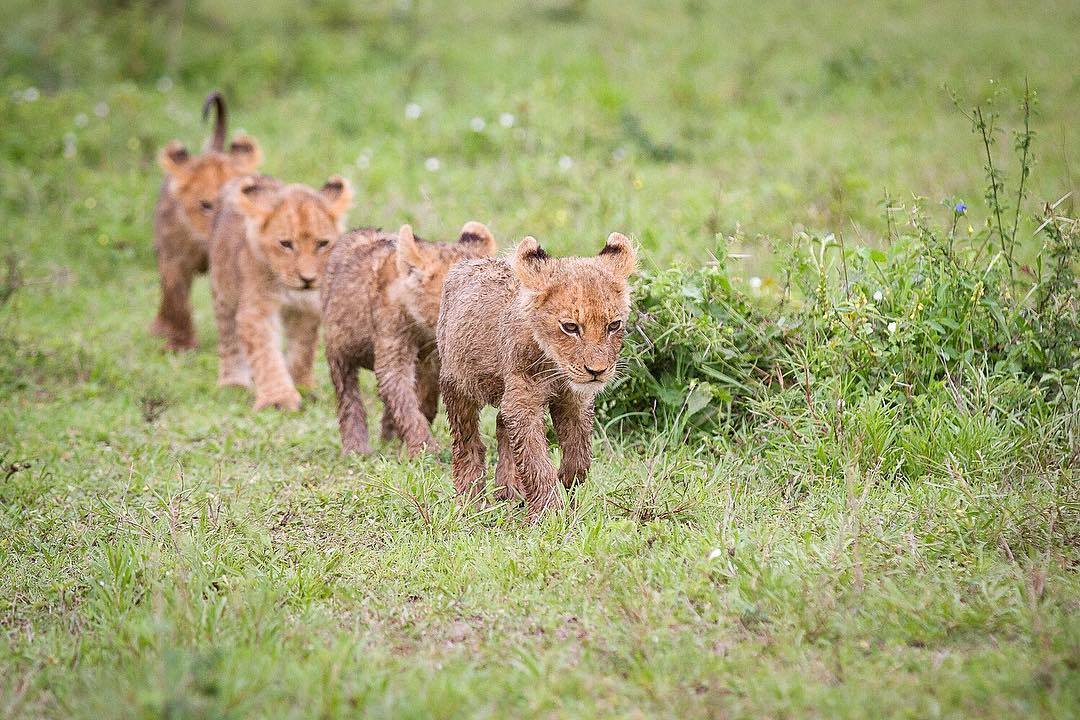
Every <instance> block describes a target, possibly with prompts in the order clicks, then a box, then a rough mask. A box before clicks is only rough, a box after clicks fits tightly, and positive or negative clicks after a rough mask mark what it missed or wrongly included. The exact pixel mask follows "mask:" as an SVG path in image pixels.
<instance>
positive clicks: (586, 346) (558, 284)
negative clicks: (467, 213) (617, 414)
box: [513, 233, 637, 393]
mask: <svg viewBox="0 0 1080 720" xmlns="http://www.w3.org/2000/svg"><path fill="white" fill-rule="evenodd" d="M636 264H637V258H636V255H635V253H634V248H633V246H632V245H631V243H630V240H629V239H628V238H627V237H626V236H625V235H622V234H620V233H612V234H611V235H610V236H609V237H608V239H607V244H605V245H604V248H603V249H602V250H601V251H600V254H599V255H597V256H596V257H592V258H583V257H570V258H558V259H556V258H552V257H550V256H548V254H547V253H545V252H544V250H543V248H541V247H540V245H539V243H537V241H536V239H535V238H532V237H527V238H525V239H524V240H522V241H521V243H520V244H519V245H518V247H517V250H516V251H515V256H514V260H513V269H514V275H515V276H516V277H517V279H518V282H519V283H520V284H521V291H520V294H519V301H520V302H521V307H522V309H523V311H524V315H525V320H526V322H527V323H528V325H529V326H530V328H531V330H532V333H533V337H534V338H535V340H536V343H537V345H539V346H540V348H541V350H543V352H544V353H545V354H546V355H547V356H548V357H549V358H551V360H553V361H554V363H555V365H556V367H557V368H558V369H559V370H560V371H561V373H562V375H563V376H564V378H565V379H566V380H567V382H568V383H569V384H570V386H571V387H572V388H573V389H574V390H577V391H579V392H586V393H596V392H599V391H600V390H601V389H602V388H603V387H604V384H605V383H607V382H608V381H609V380H611V378H612V377H614V375H615V362H616V360H617V359H618V356H619V350H620V349H621V348H622V342H623V334H624V332H625V327H626V318H627V315H628V314H629V312H630V296H629V290H628V288H627V279H628V278H629V277H630V274H631V273H633V272H634V268H635V267H636Z"/></svg>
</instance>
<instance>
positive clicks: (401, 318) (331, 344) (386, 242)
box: [323, 222, 495, 453]
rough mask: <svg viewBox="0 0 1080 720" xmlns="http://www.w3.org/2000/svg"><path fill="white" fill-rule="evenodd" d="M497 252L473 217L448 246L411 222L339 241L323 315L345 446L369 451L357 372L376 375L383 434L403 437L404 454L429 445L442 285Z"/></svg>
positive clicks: (331, 261)
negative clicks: (457, 269) (456, 268)
mask: <svg viewBox="0 0 1080 720" xmlns="http://www.w3.org/2000/svg"><path fill="white" fill-rule="evenodd" d="M494 252H495V238H494V236H493V235H492V234H491V231H490V230H488V228H487V227H486V226H484V225H483V224H481V223H478V222H469V223H466V224H465V226H464V227H463V228H462V229H461V232H460V233H459V235H458V239H457V242H453V243H438V242H427V241H424V240H421V239H419V238H417V237H415V236H414V235H413V232H412V228H411V227H410V226H408V225H404V226H402V227H401V229H400V230H399V231H398V233H397V234H396V235H395V234H390V233H383V232H379V231H377V230H370V229H364V230H354V231H352V232H350V233H348V234H346V235H345V236H344V237H342V239H341V241H340V242H339V243H338V245H337V247H335V248H334V251H333V252H332V253H331V256H330V259H329V261H328V264H327V271H326V290H325V292H324V295H323V317H324V323H325V332H324V335H325V338H326V360H327V363H328V364H329V366H330V378H331V380H332V381H333V383H334V390H335V392H336V393H337V398H338V421H339V425H340V429H341V441H342V449H343V450H344V451H345V452H369V451H370V443H369V441H368V434H367V419H366V413H365V411H364V407H363V402H362V400H361V398H360V394H359V388H358V387H357V384H356V379H357V374H358V372H359V369H360V368H365V369H368V370H374V371H375V376H376V379H377V381H378V386H379V395H380V396H381V398H382V400H383V403H384V406H385V408H384V411H383V421H382V434H383V437H384V439H389V438H390V437H392V436H395V435H396V436H399V437H401V439H402V440H403V441H404V442H405V444H406V447H407V448H408V450H409V452H410V453H416V452H418V451H419V450H420V449H421V448H423V447H425V446H432V445H434V440H433V439H432V437H431V430H430V428H429V426H430V423H431V420H432V418H434V416H435V412H436V409H437V407H438V369H437V361H438V357H437V355H436V354H435V325H436V323H437V322H438V319H439V307H440V298H441V296H442V288H443V281H444V279H445V278H446V274H447V272H448V271H449V270H450V268H451V267H452V266H453V265H455V264H456V263H458V262H460V261H462V260H466V259H469V258H476V257H484V256H488V255H491V254H492V253H494Z"/></svg>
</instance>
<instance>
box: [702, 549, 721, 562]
mask: <svg viewBox="0 0 1080 720" xmlns="http://www.w3.org/2000/svg"><path fill="white" fill-rule="evenodd" d="M723 554H724V551H723V550H721V549H720V548H713V549H712V550H710V551H709V554H708V555H706V556H705V559H706V560H710V561H712V560H715V559H716V558H718V557H720V556H721V555H723Z"/></svg>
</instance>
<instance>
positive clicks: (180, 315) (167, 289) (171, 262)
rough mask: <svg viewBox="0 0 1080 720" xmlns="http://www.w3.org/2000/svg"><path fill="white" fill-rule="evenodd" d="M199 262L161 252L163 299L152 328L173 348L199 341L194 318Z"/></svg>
mask: <svg viewBox="0 0 1080 720" xmlns="http://www.w3.org/2000/svg"><path fill="white" fill-rule="evenodd" d="M197 269H198V268H197V267H196V264H193V263H192V262H190V260H186V259H185V258H182V257H176V256H173V255H170V254H168V253H165V252H159V254H158V271H159V273H160V275H161V303H160V304H159V305H158V312H157V317H155V318H154V324H153V325H152V327H151V329H152V330H153V332H154V333H155V334H156V335H160V336H162V337H164V338H165V347H166V348H168V349H169V350H172V351H179V350H191V349H192V348H194V347H196V346H197V345H198V344H199V343H198V341H197V340H196V339H195V325H194V323H193V321H192V318H191V300H190V296H191V284H192V282H194V280H195V272H196V270H197Z"/></svg>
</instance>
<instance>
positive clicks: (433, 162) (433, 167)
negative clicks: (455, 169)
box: [424, 157, 442, 172]
mask: <svg viewBox="0 0 1080 720" xmlns="http://www.w3.org/2000/svg"><path fill="white" fill-rule="evenodd" d="M440 167H442V163H440V162H439V158H437V157H429V158H428V159H427V160H425V161H424V168H425V169H426V170H427V171H428V172H439V168H440Z"/></svg>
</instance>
